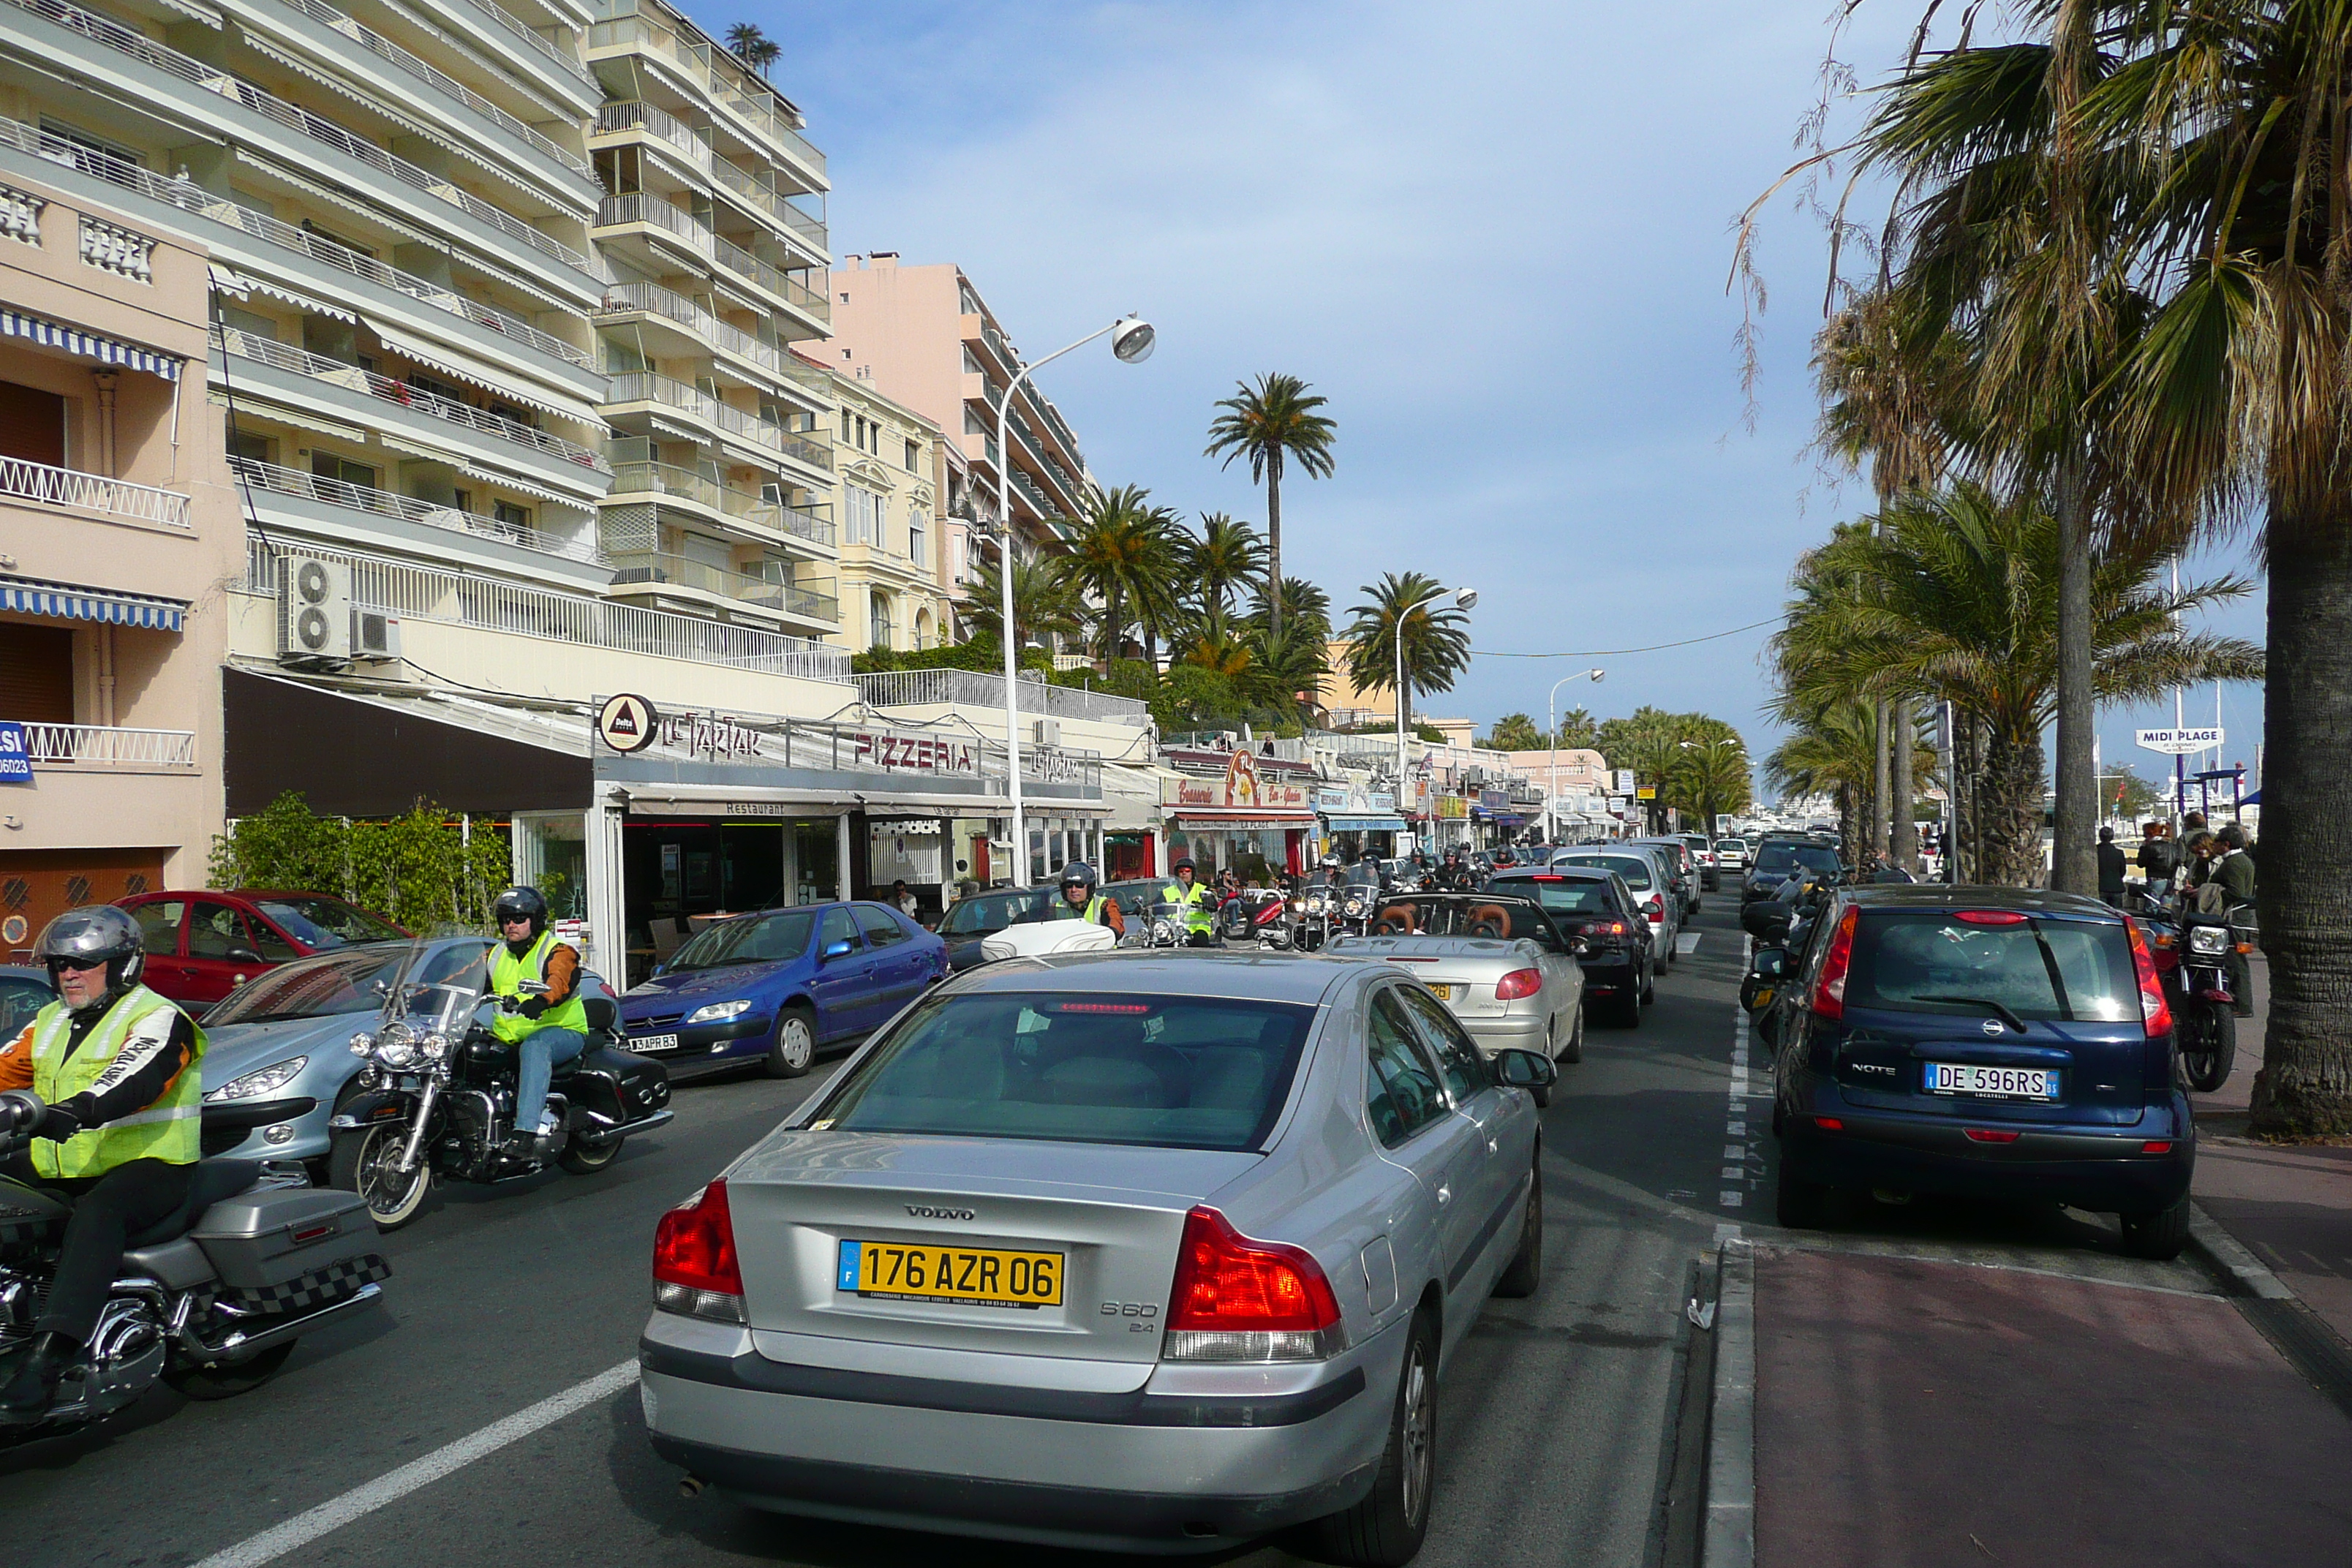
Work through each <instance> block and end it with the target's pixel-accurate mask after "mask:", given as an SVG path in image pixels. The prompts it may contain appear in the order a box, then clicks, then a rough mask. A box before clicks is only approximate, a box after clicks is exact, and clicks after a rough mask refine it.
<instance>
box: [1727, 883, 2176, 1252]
mask: <svg viewBox="0 0 2352 1568" xmlns="http://www.w3.org/2000/svg"><path fill="white" fill-rule="evenodd" d="M1756 968H1757V971H1758V973H1759V981H1760V980H1767V979H1769V983H1770V984H1773V985H1774V986H1775V987H1776V989H1777V990H1778V992H1779V994H1778V995H1777V997H1776V998H1775V1000H1774V1001H1773V1003H1772V1005H1771V1006H1770V1007H1769V1010H1768V1011H1767V1012H1766V1013H1765V1014H1764V1016H1763V1025H1762V1027H1763V1032H1764V1036H1765V1039H1766V1042H1767V1044H1768V1045H1769V1047H1772V1048H1773V1049H1774V1051H1775V1053H1776V1054H1775V1070H1774V1098H1773V1105H1772V1130H1773V1131H1774V1132H1776V1133H1777V1134H1779V1136H1780V1193H1779V1200H1780V1223H1781V1224H1782V1225H1786V1226H1816V1225H1819V1224H1820V1223H1822V1215H1823V1212H1824V1208H1825V1200H1826V1199H1827V1198H1828V1196H1829V1194H1830V1193H1831V1192H1832V1190H1833V1189H1845V1190H1849V1191H1865V1192H1867V1191H1880V1192H1886V1191H1894V1192H1901V1193H1937V1194H1950V1195H1954V1196H1959V1197H1977V1198H1990V1199H2005V1200H2010V1201H2022V1202H2047V1203H2058V1204H2064V1205H2069V1206H2071V1207H2074V1208H2080V1209H2089V1210H2095V1211H2100V1212H2105V1213H2111V1214H2117V1215H2121V1216H2122V1220H2123V1237H2124V1246H2125V1248H2126V1250H2127V1251H2129V1252H2131V1253H2133V1254H2135V1255H2137V1256H2139V1257H2143V1258H2172V1257H2175V1256H2177V1255H2178V1254H2179V1251H2180V1249H2181V1247H2182V1246H2183V1245H2184V1243H2185V1242H2186V1240H2187V1238H2188V1234H2189V1175H2190V1173H2191V1170H2192V1168H2193V1166H2194V1163H2195V1160H2196V1147H2197V1146H2196V1139H2197V1133H2196V1127H2195V1123H2194V1122H2193V1121H2191V1119H2190V1116H2189V1100H2188V1096H2187V1095H2186V1094H2184V1093H2183V1092H2182V1090H2181V1089H2180V1087H2179V1083H2178V1081H2177V1072H2176V1068H2175V1058H2174V1054H2173V1052H2174V1045H2173V1034H2172V1015H2171V1011H2170V1009H2169V1008H2168V1006H2167V1005H2166V1004H2165V998H2164V988H2163V986H2162V984H2160V983H2159V982H2158V978H2157V973H2156V964H2155V961H2154V956H2153V954H2152V953H2151V952H2149V949H2148V945H2147V939H2146V937H2145V936H2144V935H2143V933H2142V932H2141V931H2140V930H2139V928H2138V926H2137V925H2136V924H2135V923H2134V922H2133V921H2131V920H2130V919H2129V918H2128V917H2126V916H2124V915H2122V914H2119V913H2118V912H2116V910H2113V909H2111V908H2109V907H2108V906H2107V905H2105V904H2104V903H2100V902H2098V901H2096V900H2091V899H2085V898H2080V897H2077V896H2075V895H2073V894H2069V893H2049V892H2037V891H2029V890H2021V889H2015V888H1944V887H1935V886H1928V885H1915V886H1900V885H1897V886H1877V885H1872V886H1864V887H1856V888H1847V889H1841V890H1840V891H1838V892H1837V893H1836V894H1834V895H1833V896H1832V897H1831V898H1830V899H1829V900H1828V902H1827V904H1826V906H1825V907H1824V908H1823V909H1822V911H1821V913H1820V916H1819V918H1818V919H1816V920H1815V921H1812V923H1811V927H1810V935H1809V936H1808V938H1807V940H1806V942H1805V947H1804V950H1803V952H1801V953H1788V952H1782V951H1781V950H1780V949H1775V948H1759V950H1758V952H1757V958H1756Z"/></svg>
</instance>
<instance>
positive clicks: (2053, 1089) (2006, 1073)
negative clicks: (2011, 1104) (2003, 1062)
mask: <svg viewBox="0 0 2352 1568" xmlns="http://www.w3.org/2000/svg"><path fill="white" fill-rule="evenodd" d="M1927 1092H1928V1093H1929V1094H1969V1095H1976V1096H1979V1097H1980V1098H1982V1099H1986V1100H2055V1099H2057V1098H2058V1074H2057V1073H2056V1072H2055V1071H2053V1070H2052V1069H2050V1068H1989V1067H1979V1065H1977V1064H1976V1063H1974V1062H1929V1063H1927Z"/></svg>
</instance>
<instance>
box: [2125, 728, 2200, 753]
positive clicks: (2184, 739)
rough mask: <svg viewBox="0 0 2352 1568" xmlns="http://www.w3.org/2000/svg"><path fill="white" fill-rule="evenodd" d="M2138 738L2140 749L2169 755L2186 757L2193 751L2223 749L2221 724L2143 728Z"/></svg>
mask: <svg viewBox="0 0 2352 1568" xmlns="http://www.w3.org/2000/svg"><path fill="white" fill-rule="evenodd" d="M2137 739H2138V742H2139V748H2140V750H2142V751H2144V752H2163V753H2164V754H2165V755H2166V756H2168V757H2185V756H2187V755H2189V752H2216V751H2219V750H2221V726H2219V725H2215V726H2213V727H2212V728H2210V729H2205V730H2142V731H2138V733H2137Z"/></svg>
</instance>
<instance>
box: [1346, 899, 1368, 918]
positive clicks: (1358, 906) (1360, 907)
mask: <svg viewBox="0 0 2352 1568" xmlns="http://www.w3.org/2000/svg"><path fill="white" fill-rule="evenodd" d="M1348 912H1349V914H1351V915H1360V914H1362V913H1363V912H1364V900H1361V899H1349V900H1348Z"/></svg>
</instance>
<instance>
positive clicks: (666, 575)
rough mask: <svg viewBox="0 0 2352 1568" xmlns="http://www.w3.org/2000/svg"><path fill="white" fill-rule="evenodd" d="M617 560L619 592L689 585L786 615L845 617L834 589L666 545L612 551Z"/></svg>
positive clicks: (821, 618) (615, 584)
mask: <svg viewBox="0 0 2352 1568" xmlns="http://www.w3.org/2000/svg"><path fill="white" fill-rule="evenodd" d="M613 564H614V567H615V568H616V569H617V570H615V571H614V574H613V590H614V593H616V594H617V593H624V592H625V591H627V590H628V589H630V588H632V587H636V588H641V589H642V588H646V587H648V586H669V587H677V588H689V589H693V590H694V591H696V592H698V593H703V594H709V595H715V596H716V597H719V598H722V599H734V600H737V601H740V603H743V604H746V605H761V606H762V607H763V608H766V609H770V610H774V611H777V612H779V613H781V614H783V615H788V616H803V617H805V618H807V619H810V620H818V621H831V622H834V623H835V624H838V623H839V622H840V620H841V602H840V600H838V599H836V598H835V597H834V595H830V594H824V593H819V592H818V591H817V590H816V589H815V588H814V587H811V586H808V585H805V584H799V583H777V582H771V581H770V580H768V579H767V578H764V577H753V576H749V575H747V574H744V573H741V572H730V571H729V570H728V569H727V568H725V567H723V566H713V565H710V564H709V563H707V562H702V561H693V560H689V559H688V558H687V557H686V556H683V555H675V554H672V553H671V552H668V551H666V550H646V551H637V552H633V553H628V554H616V555H614V557H613Z"/></svg>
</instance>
